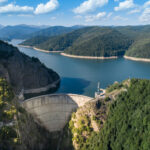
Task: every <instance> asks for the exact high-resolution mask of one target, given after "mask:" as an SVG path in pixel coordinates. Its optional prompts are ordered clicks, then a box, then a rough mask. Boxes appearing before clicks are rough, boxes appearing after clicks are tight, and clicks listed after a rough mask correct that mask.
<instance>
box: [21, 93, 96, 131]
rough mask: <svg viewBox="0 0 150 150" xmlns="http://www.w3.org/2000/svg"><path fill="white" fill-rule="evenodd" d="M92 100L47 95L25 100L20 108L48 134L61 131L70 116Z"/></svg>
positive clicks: (68, 95)
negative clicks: (32, 117)
mask: <svg viewBox="0 0 150 150" xmlns="http://www.w3.org/2000/svg"><path fill="white" fill-rule="evenodd" d="M92 99H93V98H91V97H87V96H83V95H77V94H49V95H43V96H38V97H34V98H31V99H27V100H25V101H24V102H23V103H22V106H23V107H24V108H25V109H26V110H27V111H28V112H29V113H30V114H31V115H33V116H34V118H35V120H36V121H37V123H39V124H40V125H42V126H44V127H45V128H46V129H47V130H49V131H50V132H54V131H61V130H62V129H63V128H64V127H65V125H66V123H67V122H68V120H69V118H70V116H71V114H72V113H73V112H75V111H76V109H77V108H78V107H81V106H83V105H84V104H85V103H87V102H89V101H91V100H92Z"/></svg>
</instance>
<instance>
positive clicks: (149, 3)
mask: <svg viewBox="0 0 150 150" xmlns="http://www.w3.org/2000/svg"><path fill="white" fill-rule="evenodd" d="M148 6H150V0H149V1H147V2H145V3H144V6H143V7H144V8H146V7H148Z"/></svg>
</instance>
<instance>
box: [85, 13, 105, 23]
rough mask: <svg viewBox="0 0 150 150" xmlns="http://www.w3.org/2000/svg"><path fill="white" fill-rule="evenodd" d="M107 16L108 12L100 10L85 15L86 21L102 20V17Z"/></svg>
mask: <svg viewBox="0 0 150 150" xmlns="http://www.w3.org/2000/svg"><path fill="white" fill-rule="evenodd" d="M105 16H106V12H100V13H98V14H96V15H88V16H85V21H86V22H92V21H96V20H100V19H102V18H104V17H105Z"/></svg>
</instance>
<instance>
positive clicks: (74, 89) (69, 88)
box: [56, 77, 90, 94]
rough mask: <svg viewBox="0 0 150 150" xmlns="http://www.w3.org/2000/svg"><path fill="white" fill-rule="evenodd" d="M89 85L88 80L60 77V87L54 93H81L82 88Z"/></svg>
mask: <svg viewBox="0 0 150 150" xmlns="http://www.w3.org/2000/svg"><path fill="white" fill-rule="evenodd" d="M89 85H90V81H87V80H85V79H80V78H68V77H63V78H61V83H60V88H59V90H58V91H57V92H56V93H74V94H83V93H84V89H85V88H86V87H88V86H89Z"/></svg>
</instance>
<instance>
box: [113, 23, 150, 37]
mask: <svg viewBox="0 0 150 150" xmlns="http://www.w3.org/2000/svg"><path fill="white" fill-rule="evenodd" d="M114 28H115V29H116V30H118V31H119V32H121V33H122V34H124V35H126V36H128V37H131V38H132V39H134V40H136V39H142V38H150V25H143V26H119V27H114Z"/></svg>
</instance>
